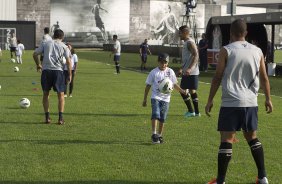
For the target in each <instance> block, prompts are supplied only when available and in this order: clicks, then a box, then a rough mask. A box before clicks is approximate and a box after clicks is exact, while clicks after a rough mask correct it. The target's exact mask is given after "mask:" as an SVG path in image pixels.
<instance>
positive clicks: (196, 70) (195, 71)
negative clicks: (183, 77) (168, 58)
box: [182, 38, 200, 75]
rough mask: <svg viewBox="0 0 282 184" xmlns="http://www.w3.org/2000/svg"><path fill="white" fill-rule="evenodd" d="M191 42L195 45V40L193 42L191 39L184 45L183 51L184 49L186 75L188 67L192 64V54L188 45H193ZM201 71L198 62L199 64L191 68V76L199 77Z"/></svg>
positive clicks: (183, 65) (183, 61)
mask: <svg viewBox="0 0 282 184" xmlns="http://www.w3.org/2000/svg"><path fill="white" fill-rule="evenodd" d="M190 42H192V43H194V44H195V42H194V40H192V39H191V38H189V39H188V40H186V41H185V42H184V43H183V49H182V70H183V73H185V70H187V69H188V67H189V66H190V64H191V63H192V53H191V52H190V50H188V44H191V43H190ZM199 74H200V71H199V63H198V61H197V63H196V64H195V65H194V66H193V67H192V68H191V74H190V75H199Z"/></svg>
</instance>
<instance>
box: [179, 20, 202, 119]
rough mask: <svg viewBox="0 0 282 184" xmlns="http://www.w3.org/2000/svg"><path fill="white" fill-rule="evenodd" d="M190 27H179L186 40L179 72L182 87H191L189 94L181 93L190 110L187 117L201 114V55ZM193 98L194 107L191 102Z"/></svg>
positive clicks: (181, 36)
mask: <svg viewBox="0 0 282 184" xmlns="http://www.w3.org/2000/svg"><path fill="white" fill-rule="evenodd" d="M189 32H190V31H189V28H188V27H187V26H186V25H184V26H181V27H180V28H179V37H180V39H181V40H184V43H183V49H182V68H180V69H179V72H178V74H179V75H180V76H181V77H182V78H181V84H180V87H181V88H182V89H189V94H188V95H183V94H181V96H182V98H183V101H184V103H185V104H186V107H187V109H188V111H187V112H186V113H185V115H184V116H185V117H194V116H201V114H200V112H199V107H198V95H197V92H196V90H197V89H198V80H199V79H198V78H199V73H200V72H199V63H198V62H199V61H198V58H199V55H198V49H197V46H196V44H195V42H194V40H193V39H192V38H190V37H189ZM191 98H192V102H193V106H194V109H193V107H192V104H191Z"/></svg>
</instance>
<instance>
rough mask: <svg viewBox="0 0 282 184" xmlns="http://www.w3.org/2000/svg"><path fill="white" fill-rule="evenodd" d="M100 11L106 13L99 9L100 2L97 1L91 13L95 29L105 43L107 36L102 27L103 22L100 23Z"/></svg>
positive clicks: (99, 0)
mask: <svg viewBox="0 0 282 184" xmlns="http://www.w3.org/2000/svg"><path fill="white" fill-rule="evenodd" d="M100 10H102V11H104V12H106V13H108V11H107V10H106V9H104V8H102V7H101V0H97V4H94V6H93V8H92V10H91V12H92V13H93V14H94V17H95V22H96V27H98V28H99V29H100V31H101V34H102V37H103V39H104V40H105V41H107V40H108V39H107V35H106V29H105V26H104V22H103V21H102V18H101V16H100Z"/></svg>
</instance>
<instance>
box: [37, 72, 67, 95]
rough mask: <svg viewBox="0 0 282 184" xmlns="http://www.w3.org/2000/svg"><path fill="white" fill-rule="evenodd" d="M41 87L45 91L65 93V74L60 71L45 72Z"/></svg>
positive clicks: (42, 76)
mask: <svg viewBox="0 0 282 184" xmlns="http://www.w3.org/2000/svg"><path fill="white" fill-rule="evenodd" d="M41 87H42V90H43V91H50V90H51V88H53V90H54V91H56V92H58V93H60V92H64V91H65V88H66V83H65V76H64V72H63V71H60V70H43V71H42V74H41Z"/></svg>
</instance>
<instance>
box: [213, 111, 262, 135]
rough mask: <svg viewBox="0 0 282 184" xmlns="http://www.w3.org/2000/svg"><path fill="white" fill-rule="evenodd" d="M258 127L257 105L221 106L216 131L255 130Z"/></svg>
mask: <svg viewBox="0 0 282 184" xmlns="http://www.w3.org/2000/svg"><path fill="white" fill-rule="evenodd" d="M257 127H258V107H221V108H220V112H219V117H218V127H217V130H218V131H241V129H243V130H244V131H245V132H249V131H255V130H257Z"/></svg>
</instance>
